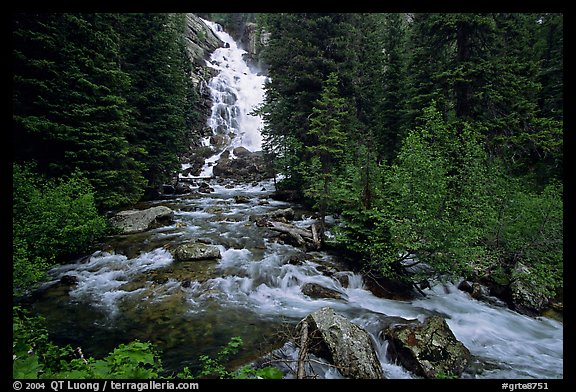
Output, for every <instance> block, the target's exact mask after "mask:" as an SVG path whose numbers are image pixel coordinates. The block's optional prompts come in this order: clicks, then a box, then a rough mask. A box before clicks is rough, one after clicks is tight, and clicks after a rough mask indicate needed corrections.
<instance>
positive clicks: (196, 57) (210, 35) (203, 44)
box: [185, 13, 224, 66]
mask: <svg viewBox="0 0 576 392" xmlns="http://www.w3.org/2000/svg"><path fill="white" fill-rule="evenodd" d="M185 37H186V48H187V49H188V53H189V54H190V57H191V58H192V61H193V62H194V63H195V64H197V65H200V66H204V65H205V60H206V59H208V58H209V57H210V54H211V53H212V52H213V51H215V50H216V49H218V48H220V47H223V46H224V43H223V42H222V41H221V40H220V38H218V37H217V36H216V34H214V32H213V31H212V29H210V27H208V26H207V25H206V23H204V22H203V21H202V19H200V18H199V17H198V16H196V15H194V14H191V13H187V14H186V33H185Z"/></svg>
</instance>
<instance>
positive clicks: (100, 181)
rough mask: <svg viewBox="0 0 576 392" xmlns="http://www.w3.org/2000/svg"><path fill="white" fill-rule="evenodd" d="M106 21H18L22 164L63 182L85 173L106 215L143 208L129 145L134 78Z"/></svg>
mask: <svg viewBox="0 0 576 392" xmlns="http://www.w3.org/2000/svg"><path fill="white" fill-rule="evenodd" d="M113 19H114V16H111V15H106V14H86V15H83V14H36V15H27V14H19V15H16V17H15V19H14V62H15V63H14V90H13V94H14V127H13V132H14V141H15V143H18V146H16V147H17V148H15V151H16V156H15V159H16V160H28V159H34V160H37V161H38V163H39V169H40V170H42V171H44V172H47V173H48V174H50V175H51V176H62V175H67V174H70V173H71V172H73V171H74V170H75V169H79V170H80V171H81V172H82V173H83V174H84V175H85V176H86V177H87V178H88V179H89V180H90V182H91V184H92V185H93V186H94V188H95V190H96V201H97V203H98V205H99V206H100V207H101V208H113V207H117V206H119V205H123V204H130V203H133V202H135V201H137V200H138V199H139V198H140V197H141V195H142V191H143V185H144V179H143V177H142V175H141V164H139V163H138V162H136V161H135V160H134V159H133V157H132V151H133V148H132V146H130V144H129V143H128V140H127V137H128V135H129V133H130V128H129V124H128V112H129V107H128V104H127V102H126V99H124V97H123V96H122V90H123V89H124V88H125V86H126V85H127V83H128V79H127V76H126V74H125V73H124V72H122V70H120V69H119V68H118V65H117V63H116V62H115V59H117V58H118V55H119V37H118V35H117V34H116V32H115V31H114V29H113V28H112V27H111V26H112V25H113V23H112V21H113Z"/></svg>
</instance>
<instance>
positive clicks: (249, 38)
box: [239, 22, 270, 72]
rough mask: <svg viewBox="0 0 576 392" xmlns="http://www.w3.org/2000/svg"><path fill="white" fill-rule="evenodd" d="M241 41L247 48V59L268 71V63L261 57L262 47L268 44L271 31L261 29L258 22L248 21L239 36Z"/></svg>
mask: <svg viewBox="0 0 576 392" xmlns="http://www.w3.org/2000/svg"><path fill="white" fill-rule="evenodd" d="M239 39H240V43H241V44H242V46H243V47H244V49H245V50H246V52H247V53H246V59H247V61H248V62H249V63H250V64H252V65H253V66H255V67H257V68H258V69H260V70H261V71H262V72H266V71H267V70H266V64H265V63H264V62H263V61H262V59H261V56H260V54H261V52H262V48H263V47H265V46H266V45H267V44H268V40H269V39H270V33H268V32H266V31H264V30H262V29H260V28H259V27H258V25H257V24H256V23H252V22H249V23H246V25H244V28H243V30H242V34H241V36H240V37H239Z"/></svg>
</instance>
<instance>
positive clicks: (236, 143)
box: [201, 19, 266, 176]
mask: <svg viewBox="0 0 576 392" xmlns="http://www.w3.org/2000/svg"><path fill="white" fill-rule="evenodd" d="M203 21H204V23H206V24H207V25H208V26H209V27H210V28H211V29H212V30H213V31H214V33H215V34H216V35H217V36H218V38H220V39H221V40H222V42H224V45H225V47H223V48H219V49H216V50H215V51H214V52H213V53H212V55H211V57H210V60H209V61H208V62H207V65H208V66H209V67H210V68H212V69H214V70H215V71H216V76H215V77H214V78H212V79H211V80H210V82H209V84H208V88H209V89H210V94H211V97H212V113H211V115H210V118H209V120H208V126H209V127H210V129H212V136H210V137H207V138H205V139H204V140H203V141H202V143H203V145H204V146H214V147H215V148H216V151H217V153H216V154H215V155H214V156H212V157H211V158H208V160H207V161H206V164H205V166H204V168H203V170H202V173H201V176H211V175H212V165H213V164H214V162H216V161H217V160H218V159H219V158H220V155H221V154H222V153H223V152H224V151H227V150H228V151H230V152H232V151H233V149H234V148H236V147H244V148H246V149H248V150H250V151H259V150H261V149H262V136H261V134H260V129H261V127H262V118H261V117H260V116H256V115H251V114H250V113H251V112H252V111H253V110H254V109H255V108H256V107H257V106H258V105H259V104H261V103H262V101H263V100H264V81H265V80H266V77H265V76H263V75H260V74H259V73H257V72H256V71H255V70H253V69H251V68H250V67H249V66H248V64H247V63H246V61H245V60H244V57H243V55H244V54H245V53H246V51H245V50H244V49H242V48H240V47H238V44H237V43H236V41H234V39H233V38H232V37H231V36H230V35H229V34H228V33H226V32H225V31H223V30H222V27H221V26H220V25H218V24H217V23H214V22H211V21H208V20H204V19H203Z"/></svg>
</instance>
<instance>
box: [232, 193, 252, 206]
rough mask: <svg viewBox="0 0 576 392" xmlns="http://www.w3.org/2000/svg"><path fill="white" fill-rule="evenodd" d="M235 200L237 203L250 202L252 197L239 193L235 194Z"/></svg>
mask: <svg viewBox="0 0 576 392" xmlns="http://www.w3.org/2000/svg"><path fill="white" fill-rule="evenodd" d="M234 202H235V203H239V204H240V203H250V198H249V197H248V196H241V195H237V196H234Z"/></svg>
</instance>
